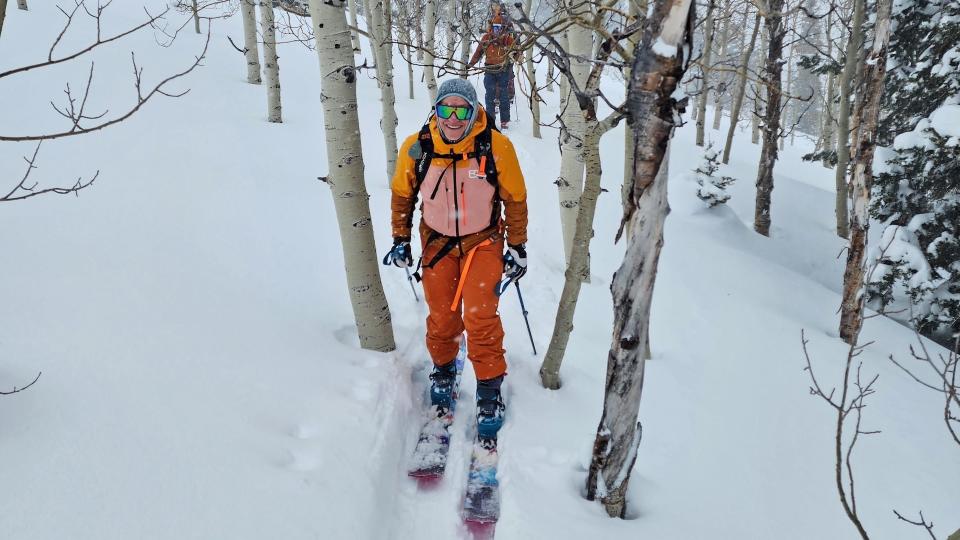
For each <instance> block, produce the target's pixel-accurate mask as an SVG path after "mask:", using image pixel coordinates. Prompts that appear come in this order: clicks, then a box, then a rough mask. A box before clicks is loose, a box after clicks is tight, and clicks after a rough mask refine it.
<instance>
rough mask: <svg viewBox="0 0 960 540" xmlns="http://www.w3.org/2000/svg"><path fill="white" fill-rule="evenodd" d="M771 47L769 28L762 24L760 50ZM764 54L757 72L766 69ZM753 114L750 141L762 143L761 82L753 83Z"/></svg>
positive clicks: (758, 63) (761, 56)
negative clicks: (769, 43) (768, 44)
mask: <svg viewBox="0 0 960 540" xmlns="http://www.w3.org/2000/svg"><path fill="white" fill-rule="evenodd" d="M768 48H769V47H768V46H767V29H766V28H765V27H763V26H762V25H761V28H760V50H761V51H764V52H766V51H767V49H768ZM763 59H764V54H758V55H757V63H756V65H755V66H754V72H755V73H761V72H763V69H764V67H763V66H764V64H763ZM753 92H754V94H753V116H752V117H751V119H750V142H751V143H753V144H759V143H760V115H762V114H763V100H762V99H761V98H760V95H761V94H762V93H763V88H762V87H761V86H760V85H759V84H754V85H753Z"/></svg>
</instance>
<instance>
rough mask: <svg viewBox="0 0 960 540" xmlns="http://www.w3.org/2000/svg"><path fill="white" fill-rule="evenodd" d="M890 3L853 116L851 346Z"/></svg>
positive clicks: (860, 299)
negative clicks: (856, 128)
mask: <svg viewBox="0 0 960 540" xmlns="http://www.w3.org/2000/svg"><path fill="white" fill-rule="evenodd" d="M890 9H891V6H890V0H880V1H879V3H878V5H877V15H876V17H877V19H876V23H875V27H874V28H875V29H874V38H873V47H872V48H871V49H870V54H869V56H867V59H866V61H865V62H864V65H863V68H864V71H863V74H862V76H863V85H862V87H861V88H862V91H861V94H860V96H861V97H860V99H858V103H857V105H858V106H857V110H856V111H855V114H856V116H857V118H858V119H859V121H858V125H859V126H860V129H859V130H857V139H856V140H855V141H854V144H855V145H856V147H857V151H856V152H855V154H854V155H855V157H854V161H853V171H852V173H853V174H852V176H853V178H852V181H851V185H852V196H853V197H852V198H853V212H852V213H851V214H850V247H849V249H848V250H847V266H846V270H845V271H844V273H843V301H842V303H841V306H840V337H841V338H843V340H844V341H845V342H847V343H849V344H851V345H853V344H854V343H856V342H857V337H858V336H859V335H860V328H861V327H862V326H863V303H864V276H865V274H866V268H865V262H866V257H865V253H866V246H867V232H868V230H869V227H870V214H869V206H870V188H871V185H872V183H873V155H874V150H875V148H876V139H877V123H878V121H879V119H880V99H881V98H882V97H883V77H884V73H885V71H886V65H887V44H888V42H889V40H890Z"/></svg>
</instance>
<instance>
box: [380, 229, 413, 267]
mask: <svg viewBox="0 0 960 540" xmlns="http://www.w3.org/2000/svg"><path fill="white" fill-rule="evenodd" d="M383 264H385V265H387V266H390V265H391V264H392V265H394V266H397V267H399V268H403V267H407V268H409V267H411V266H413V253H412V252H411V251H410V239H409V238H403V237H401V236H398V237H396V238H394V239H393V247H392V248H390V251H389V252H388V253H387V255H386V256H385V257H384V258H383Z"/></svg>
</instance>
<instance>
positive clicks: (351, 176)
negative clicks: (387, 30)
mask: <svg viewBox="0 0 960 540" xmlns="http://www.w3.org/2000/svg"><path fill="white" fill-rule="evenodd" d="M346 1H347V0H310V18H311V21H312V24H313V33H314V39H315V40H316V47H317V57H318V58H319V60H320V77H321V78H320V91H321V96H322V99H321V101H322V103H323V125H324V131H325V133H326V142H327V167H328V170H329V176H328V177H327V178H326V181H327V183H328V184H329V185H330V188H331V190H332V192H333V202H334V208H335V209H336V213H337V224H338V225H339V229H340V240H341V243H342V244H343V260H344V266H345V271H346V277H347V288H348V290H349V292H350V302H351V304H352V306H353V315H354V320H355V321H356V325H357V333H358V335H359V338H360V346H361V347H362V348H364V349H369V350H374V351H384V352H386V351H392V350H395V349H396V345H395V343H394V338H393V327H392V326H391V321H390V308H389V306H388V305H387V298H386V296H385V295H384V293H383V284H382V283H381V281H380V267H379V264H378V263H379V260H378V257H377V252H376V244H375V242H374V239H373V222H372V220H371V217H370V202H369V198H370V196H369V195H368V194H367V189H366V186H365V184H364V178H363V150H362V148H361V144H360V119H359V117H358V116H357V79H358V73H357V69H356V65H355V64H354V61H353V51H352V49H351V47H350V29H349V27H348V26H347V13H346Z"/></svg>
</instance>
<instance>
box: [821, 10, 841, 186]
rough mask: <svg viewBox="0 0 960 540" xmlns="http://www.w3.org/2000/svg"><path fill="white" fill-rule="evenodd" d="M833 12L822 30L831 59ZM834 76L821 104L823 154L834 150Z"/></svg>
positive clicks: (829, 165)
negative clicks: (824, 101)
mask: <svg viewBox="0 0 960 540" xmlns="http://www.w3.org/2000/svg"><path fill="white" fill-rule="evenodd" d="M832 33H833V11H830V12H828V13H827V25H826V28H825V29H824V34H825V35H826V39H827V56H828V57H829V58H833V35H832ZM836 87H837V85H836V76H834V74H833V73H832V72H831V73H830V76H829V77H827V97H826V103H824V104H823V147H822V148H821V149H822V150H823V151H824V152H829V151H831V150H833V149H834V146H835V145H834V141H833V123H834V122H835V121H836V120H835V118H836V117H835V116H834V114H833V101H834V100H835V99H836V97H837V92H836ZM821 163H822V164H823V166H824V167H826V168H828V169H829V168H830V167H831V164H830V160H829V159H828V158H827V157H826V156H824V158H823V160H822V161H821Z"/></svg>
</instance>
